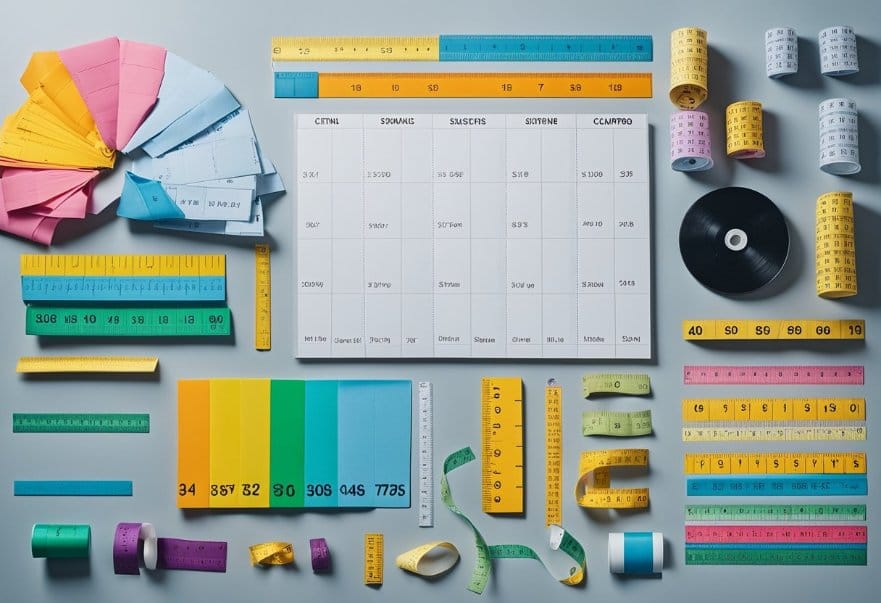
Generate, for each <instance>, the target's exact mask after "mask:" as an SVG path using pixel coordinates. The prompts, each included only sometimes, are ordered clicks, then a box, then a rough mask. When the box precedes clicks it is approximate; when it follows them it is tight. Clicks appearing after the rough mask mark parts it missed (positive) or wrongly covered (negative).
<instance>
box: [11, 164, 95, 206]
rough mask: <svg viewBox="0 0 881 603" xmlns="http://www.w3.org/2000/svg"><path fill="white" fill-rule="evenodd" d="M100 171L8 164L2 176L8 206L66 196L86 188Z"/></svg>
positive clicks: (23, 204)
mask: <svg viewBox="0 0 881 603" xmlns="http://www.w3.org/2000/svg"><path fill="white" fill-rule="evenodd" d="M97 175H98V171H97V170H34V169H20V168H7V169H5V170H4V171H3V176H2V178H0V186H2V188H3V196H4V204H5V209H6V211H14V210H18V209H23V208H27V207H33V206H38V205H41V204H45V203H46V202H49V201H52V200H53V199H57V198H59V197H66V196H68V195H70V194H71V193H73V192H76V191H79V190H83V188H84V187H85V186H86V185H87V184H88V183H89V182H91V181H92V180H94V179H95V177H96V176H97Z"/></svg>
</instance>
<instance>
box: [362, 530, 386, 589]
mask: <svg viewBox="0 0 881 603" xmlns="http://www.w3.org/2000/svg"><path fill="white" fill-rule="evenodd" d="M384 542H385V538H384V537H383V535H382V534H379V533H367V534H364V584H366V585H368V586H376V585H379V584H382V576H383V569H384V563H385V561H384V558H383V555H384V554H385V547H384Z"/></svg>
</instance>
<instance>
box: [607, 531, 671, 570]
mask: <svg viewBox="0 0 881 603" xmlns="http://www.w3.org/2000/svg"><path fill="white" fill-rule="evenodd" d="M663 569H664V535H663V534H662V533H661V532H611V533H609V571H610V572H612V573H613V574H660V573H661V572H662V571H663Z"/></svg>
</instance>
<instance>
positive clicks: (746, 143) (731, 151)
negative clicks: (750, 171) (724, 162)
mask: <svg viewBox="0 0 881 603" xmlns="http://www.w3.org/2000/svg"><path fill="white" fill-rule="evenodd" d="M725 152H726V153H727V154H728V156H729V157H733V158H734V159H761V158H762V157H764V156H765V138H764V133H763V130H762V103H760V102H758V101H749V100H747V101H739V102H736V103H731V104H730V105H728V107H727V108H726V109H725Z"/></svg>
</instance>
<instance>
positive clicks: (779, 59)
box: [765, 27, 798, 79]
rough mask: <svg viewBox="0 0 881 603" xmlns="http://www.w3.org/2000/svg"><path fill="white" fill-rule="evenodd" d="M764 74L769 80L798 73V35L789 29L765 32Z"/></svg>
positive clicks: (775, 29) (782, 28)
mask: <svg viewBox="0 0 881 603" xmlns="http://www.w3.org/2000/svg"><path fill="white" fill-rule="evenodd" d="M765 73H767V74H768V77H770V78H774V79H777V78H781V77H783V76H784V75H792V74H793V73H798V34H797V33H796V32H795V30H794V29H793V28H791V27H772V28H771V29H769V30H768V31H766V32H765Z"/></svg>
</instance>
